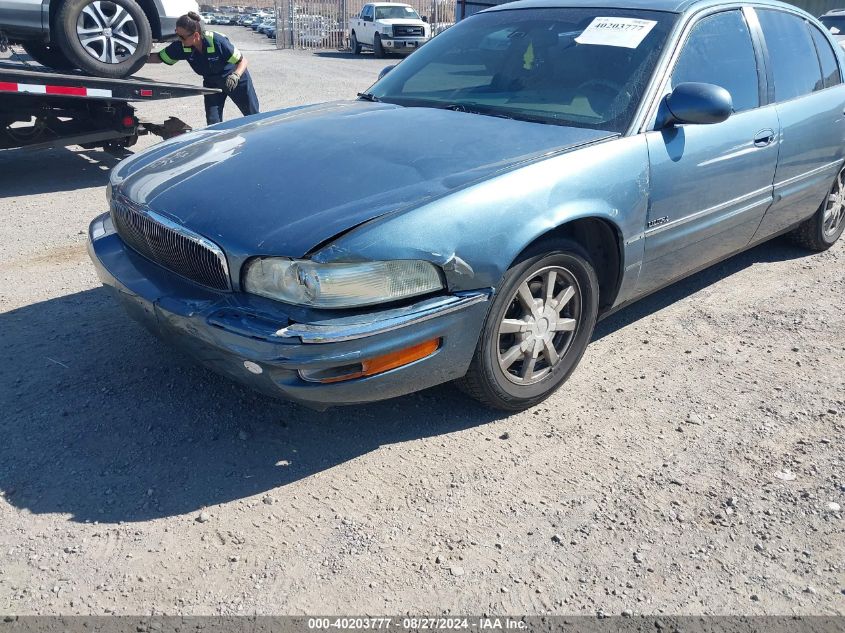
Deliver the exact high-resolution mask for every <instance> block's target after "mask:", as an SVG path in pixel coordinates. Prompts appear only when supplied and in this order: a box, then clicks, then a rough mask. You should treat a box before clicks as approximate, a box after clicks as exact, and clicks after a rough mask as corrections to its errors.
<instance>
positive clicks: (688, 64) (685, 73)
mask: <svg viewBox="0 0 845 633" xmlns="http://www.w3.org/2000/svg"><path fill="white" fill-rule="evenodd" d="M687 81H698V82H702V83H708V84H716V85H717V86H721V87H722V88H724V89H725V90H727V91H728V92H729V93H731V99H732V100H733V106H734V112H742V111H743V110H750V109H752V108H756V107H757V106H759V105H760V93H759V84H758V81H759V80H758V76H757V58H756V56H755V55H754V45H753V44H752V43H751V33H750V32H749V31H748V26H747V25H746V24H745V18H743V17H742V13H740V12H739V11H724V12H722V13H717V14H715V15H710V16H707V17H706V18H702V19H701V20H700V21H699V22H698V24H696V25H695V26H694V27H693V28H692V31H691V32H690V35H689V38H688V39H687V41H686V43H685V44H684V48H683V50H682V51H681V55H680V57H678V63H677V64H676V65H675V70H674V71H673V73H672V87H673V88H674V87H675V86H677V85H678V84H680V83H684V82H687Z"/></svg>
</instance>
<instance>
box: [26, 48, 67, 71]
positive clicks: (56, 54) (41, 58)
mask: <svg viewBox="0 0 845 633" xmlns="http://www.w3.org/2000/svg"><path fill="white" fill-rule="evenodd" d="M21 46H22V47H23V49H24V50H25V51H26V54H27V55H29V56H30V57H32V59H34V60H35V61H37V62H38V63H39V64H41V65H42V66H46V67H47V68H52V69H53V70H72V69H73V68H76V66H74V64H73V63H71V61H70V60H69V59H68V58H67V56H66V55H65V54H64V53H63V52H62V51H61V49H60V48H58V47H56V46H51V45H50V44H44V43H42V42H24V43H23V44H21Z"/></svg>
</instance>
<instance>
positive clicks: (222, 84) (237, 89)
mask: <svg viewBox="0 0 845 633" xmlns="http://www.w3.org/2000/svg"><path fill="white" fill-rule="evenodd" d="M176 37H178V38H179V39H178V40H176V41H173V42H171V43H170V44H168V45H167V47H166V48H164V49H162V50H160V51H159V52H158V53H150V56H149V58H148V59H147V61H148V62H149V63H153V64H157V63H159V62H164V63H165V64H168V65H171V66H172V65H173V64H175V63H176V62H178V61H179V60H180V59H184V60H187V62H188V63H189V64H190V65H191V68H192V69H193V70H194V72H196V73H197V74H198V75H202V78H203V82H202V85H203V86H205V87H206V88H221V89H222V90H223V92H222V93H216V94H212V95H205V97H204V98H205V120H206V123H208V125H211V124H213V123H220V122H221V121H222V120H223V106H224V104H225V103H226V97H229V98H231V99H232V101H234V102H235V105H236V106H238V108H239V109H240V111H241V112H242V113H243V114H244V115H245V116H246V115H248V114H257V113H258V97H257V96H256V94H255V88H254V87H253V85H252V78H251V77H250V76H249V71H248V70H247V68H246V66H247V64H246V58H245V57H244V56H243V55H242V54H241V52H240V51H239V50H238V48H237V46H235V45H234V44H232V42H230V41H229V38H227V37H226V36H225V35H221V34H220V33H214V32H213V31H206V30H205V29H203V27H202V20H200V16H199V15H198V14H197V13H194V12H193V11H191V12H190V13H188V14H186V15H183V16H181V17H180V18H179V19H178V20H177V21H176Z"/></svg>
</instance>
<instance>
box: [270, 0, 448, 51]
mask: <svg viewBox="0 0 845 633" xmlns="http://www.w3.org/2000/svg"><path fill="white" fill-rule="evenodd" d="M455 3H456V0H407V2H405V3H404V4H409V5H411V6H412V7H414V9H416V10H417V13H419V14H420V15H421V16H423V17H425V19H426V20H427V21H428V22H429V24H431V27H432V32H433V33H434V34H437V33H439V32H440V31H442V30H443V29H445V28H447V27H449V26H450V25H451V24H453V23H454V21H455ZM365 4H367V0H276V47H277V48H301V49H319V48H323V49H335V50H338V49H339V50H345V49H347V48H348V47H349V20H350V18H354V17H355V16H357V15H358V14H359V13H361V9H362V8H363V6H364V5H365Z"/></svg>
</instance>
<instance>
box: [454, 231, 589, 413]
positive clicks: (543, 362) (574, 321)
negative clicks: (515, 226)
mask: <svg viewBox="0 0 845 633" xmlns="http://www.w3.org/2000/svg"><path fill="white" fill-rule="evenodd" d="M552 248H554V249H555V250H551V249H552ZM548 283H551V284H552V292H551V293H548V291H547V290H546V287H547V284H548ZM526 291H528V294H530V295H531V299H529V298H528V295H526V294H525V292H526ZM522 297H525V298H524V299H523V298H522ZM548 297H551V300H549V299H548ZM598 298H599V283H598V278H597V277H596V272H595V269H594V268H593V265H592V263H591V262H590V259H589V257H588V256H587V254H586V253H585V252H584V251H583V249H582V248H581V247H580V246H579V245H578V244H576V243H574V242H569V241H564V242H556V243H555V244H554V245H550V244H548V243H547V244H545V248H543V247H542V246H541V247H540V248H537V249H533V250H532V252H531V253H528V254H526V255H525V256H524V257H523V258H522V259H521V260H520V261H518V262H517V263H515V264H514V265H513V266H512V267H511V268H510V269H509V270H508V271H507V273H505V276H504V279H503V280H502V284H501V288H500V290H499V291H498V292H497V293H496V297H495V299H494V300H493V304H492V305H491V306H490V311H489V313H488V315H487V319H486V321H485V323H484V327H483V328H482V330H481V336H480V337H479V340H478V345H477V346H476V349H475V354H474V355H473V359H472V362H471V364H470V367H469V370H468V372H467V374H466V376H464V378H462V379H460V380H459V381H457V385H458V387H459V388H461V389H462V390H463V391H465V392H466V393H468V394H469V395H470V396H472V397H473V398H475V399H476V400H478V401H480V402H482V403H483V404H485V405H487V406H489V407H493V408H496V409H503V410H505V411H522V410H524V409H528V408H529V407H533V406H534V405H536V404H538V403H540V402H542V401H543V400H545V399H546V398H548V397H549V396H550V395H551V394H552V393H554V392H555V391H556V390H557V389H558V388H559V387H560V386H561V385H562V384H563V383H564V382H565V381H566V379H567V378H568V377H569V375H570V374H571V373H572V371H573V370H574V369H575V367H576V366H577V365H578V362H579V361H580V360H581V357H582V356H583V354H584V350H586V349H587V345H588V344H589V342H590V339H591V338H592V335H593V329H594V328H595V325H596V317H597V314H598ZM529 301H530V302H531V306H532V307H531V308H529V306H528V302H529ZM561 302H562V303H561Z"/></svg>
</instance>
